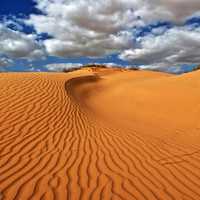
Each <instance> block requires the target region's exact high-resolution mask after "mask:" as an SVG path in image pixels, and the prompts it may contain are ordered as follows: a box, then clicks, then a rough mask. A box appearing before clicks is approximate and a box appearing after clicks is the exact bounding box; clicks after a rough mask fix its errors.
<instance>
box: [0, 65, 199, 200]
mask: <svg viewBox="0 0 200 200" xmlns="http://www.w3.org/2000/svg"><path fill="white" fill-rule="evenodd" d="M199 77H200V72H199V71H196V72H193V73H189V74H185V75H180V76H175V75H169V74H164V73H159V72H149V71H128V70H118V69H99V68H90V69H89V68H85V69H82V70H78V71H75V72H70V73H1V74H0V192H1V193H2V194H3V199H6V200H11V199H15V200H28V199H29V200H39V199H41V200H42V199H47V200H51V199H52V200H53V199H59V200H62V199H63V200H66V199H67V200H79V199H81V200H89V199H90V200H98V199H106V200H110V199H112V200H132V199H133V200H198V199H200V92H199V91H200V78H199Z"/></svg>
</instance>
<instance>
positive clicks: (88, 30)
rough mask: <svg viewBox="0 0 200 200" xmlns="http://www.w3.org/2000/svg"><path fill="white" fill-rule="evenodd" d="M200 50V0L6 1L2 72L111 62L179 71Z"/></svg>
mask: <svg viewBox="0 0 200 200" xmlns="http://www.w3.org/2000/svg"><path fill="white" fill-rule="evenodd" d="M189 4H190V5H189ZM154 13H155V14H154ZM199 55H200V3H199V0H191V1H190V2H189V1H186V0H181V1H180V0H173V1H172V0H169V1H164V0H161V1H158V0H155V1H154V2H152V1H150V0H149V1H144V0H136V1H128V0H107V1H106V2H103V1H101V0H97V1H95V2H94V1H91V0H82V1H80V0H74V1H71V0H59V1H56V0H51V1H50V0H34V1H32V0H20V1H11V0H1V6H0V70H1V71H48V70H50V69H51V70H52V69H54V66H55V65H56V64H57V65H60V66H62V67H66V68H67V67H72V66H73V65H77V64H78V65H80V64H87V63H103V64H104V63H108V64H111V65H113V64H116V65H120V66H123V67H126V66H138V67H140V68H144V69H146V68H149V69H156V70H161V71H167V72H175V73H180V72H183V71H190V70H191V69H192V68H193V66H196V65H198V64H200V56H199ZM49 66H50V67H49ZM59 69H60V68H59ZM56 70H57V68H56V67H55V71H56Z"/></svg>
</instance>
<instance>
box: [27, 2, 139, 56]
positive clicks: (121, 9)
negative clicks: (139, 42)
mask: <svg viewBox="0 0 200 200" xmlns="http://www.w3.org/2000/svg"><path fill="white" fill-rule="evenodd" d="M36 2H37V6H38V8H39V9H40V10H41V11H42V12H43V13H44V15H31V16H30V19H29V20H27V23H28V24H29V25H33V26H34V27H35V29H36V31H37V32H38V33H44V32H45V33H48V34H49V35H50V36H52V37H53V38H52V39H48V40H46V41H45V42H44V44H45V46H46V49H47V51H48V52H49V54H51V55H55V56H62V57H70V56H89V57H98V56H104V55H108V54H111V53H118V52H120V51H122V50H123V49H126V48H129V47H130V46H133V45H134V44H133V39H132V37H133V35H132V32H131V31H130V30H129V28H132V27H133V26H136V25H139V24H140V23H141V22H140V20H138V19H137V16H135V14H134V12H133V9H134V8H135V6H137V5H136V3H135V1H128V0H115V1H113V0H108V1H93V0H74V1H68V0H60V1H55V0H51V1H50V0H49V1H48V0H45V1H44V0H43V1H39V0H37V1H36Z"/></svg>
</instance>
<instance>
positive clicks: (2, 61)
mask: <svg viewBox="0 0 200 200" xmlns="http://www.w3.org/2000/svg"><path fill="white" fill-rule="evenodd" d="M11 64H13V61H12V60H11V59H9V58H5V57H2V58H0V67H7V66H9V65H11Z"/></svg>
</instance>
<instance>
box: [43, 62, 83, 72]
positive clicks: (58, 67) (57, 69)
mask: <svg viewBox="0 0 200 200" xmlns="http://www.w3.org/2000/svg"><path fill="white" fill-rule="evenodd" d="M81 66H83V64H81V63H52V64H48V65H46V66H45V68H47V69H48V70H49V71H55V72H60V71H63V70H64V69H76V68H79V67H81Z"/></svg>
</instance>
